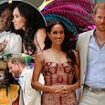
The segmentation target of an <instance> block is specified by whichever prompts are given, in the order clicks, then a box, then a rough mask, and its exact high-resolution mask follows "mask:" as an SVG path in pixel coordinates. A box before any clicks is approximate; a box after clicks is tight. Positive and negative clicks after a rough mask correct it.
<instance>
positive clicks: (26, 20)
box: [13, 3, 46, 55]
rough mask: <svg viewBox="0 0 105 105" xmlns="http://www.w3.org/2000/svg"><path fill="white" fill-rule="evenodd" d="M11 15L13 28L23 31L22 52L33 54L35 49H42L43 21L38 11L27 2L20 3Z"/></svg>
mask: <svg viewBox="0 0 105 105" xmlns="http://www.w3.org/2000/svg"><path fill="white" fill-rule="evenodd" d="M13 16H14V18H13V24H14V27H15V29H16V30H23V32H24V35H23V36H22V37H23V48H24V53H26V54H29V55H34V54H35V52H36V50H42V49H43V48H44V39H45V36H46V33H45V29H44V28H45V21H44V19H43V17H42V15H41V14H40V13H39V11H38V10H37V9H35V8H34V7H33V6H31V5H29V4H27V3H20V4H19V5H17V6H16V7H15V9H14V11H13ZM39 37H40V40H41V41H39V40H38V38H39Z"/></svg>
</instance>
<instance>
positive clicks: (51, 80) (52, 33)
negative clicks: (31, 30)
mask: <svg viewBox="0 0 105 105" xmlns="http://www.w3.org/2000/svg"><path fill="white" fill-rule="evenodd" d="M46 32H47V37H46V39H45V50H43V51H42V52H39V53H38V54H37V55H36V57H35V70H34V73H33V78H32V87H33V88H34V89H36V90H39V91H42V92H43V93H42V101H41V102H42V105H77V99H76V93H75V90H76V89H77V88H79V84H80V83H79V82H80V80H79V79H80V78H79V68H78V59H77V58H78V57H77V56H78V55H77V53H76V52H75V51H74V50H72V49H71V48H70V44H71V43H70V40H69V33H68V30H67V29H66V28H65V26H64V24H63V23H62V22H59V21H52V22H49V24H48V26H47V29H46ZM41 73H43V76H44V80H45V85H43V84H41V83H39V82H38V78H39V75H40V74H41Z"/></svg>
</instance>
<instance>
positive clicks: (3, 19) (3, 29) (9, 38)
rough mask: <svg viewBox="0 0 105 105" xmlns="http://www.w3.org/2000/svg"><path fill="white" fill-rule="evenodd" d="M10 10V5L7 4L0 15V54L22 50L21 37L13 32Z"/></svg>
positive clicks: (11, 8)
mask: <svg viewBox="0 0 105 105" xmlns="http://www.w3.org/2000/svg"><path fill="white" fill-rule="evenodd" d="M12 11H13V7H12V5H8V6H6V7H5V8H4V10H3V11H2V13H1V15H0V55H2V54H6V53H16V52H17V53H18V52H21V51H22V39H21V37H20V35H18V34H15V33H14V32H13V25H12V19H13V15H12Z"/></svg>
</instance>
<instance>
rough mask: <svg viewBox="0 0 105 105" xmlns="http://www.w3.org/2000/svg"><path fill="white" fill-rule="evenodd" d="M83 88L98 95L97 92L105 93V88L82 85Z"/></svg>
mask: <svg viewBox="0 0 105 105" xmlns="http://www.w3.org/2000/svg"><path fill="white" fill-rule="evenodd" d="M84 88H85V89H86V90H88V91H90V92H93V93H98V92H105V88H92V87H90V86H88V85H84Z"/></svg>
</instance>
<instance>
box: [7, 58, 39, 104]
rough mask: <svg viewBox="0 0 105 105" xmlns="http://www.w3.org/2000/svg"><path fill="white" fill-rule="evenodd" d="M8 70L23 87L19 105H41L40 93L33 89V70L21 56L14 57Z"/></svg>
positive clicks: (9, 63)
mask: <svg viewBox="0 0 105 105" xmlns="http://www.w3.org/2000/svg"><path fill="white" fill-rule="evenodd" d="M8 68H9V72H10V73H12V75H13V77H14V78H15V79H17V80H18V83H19V84H20V87H21V89H20V98H19V105H40V103H41V101H40V92H38V91H36V90H34V89H32V87H31V79H32V73H33V70H32V69H33V68H29V67H28V66H27V64H26V62H25V60H24V59H23V57H21V56H12V57H11V58H10V60H9V62H8Z"/></svg>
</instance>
